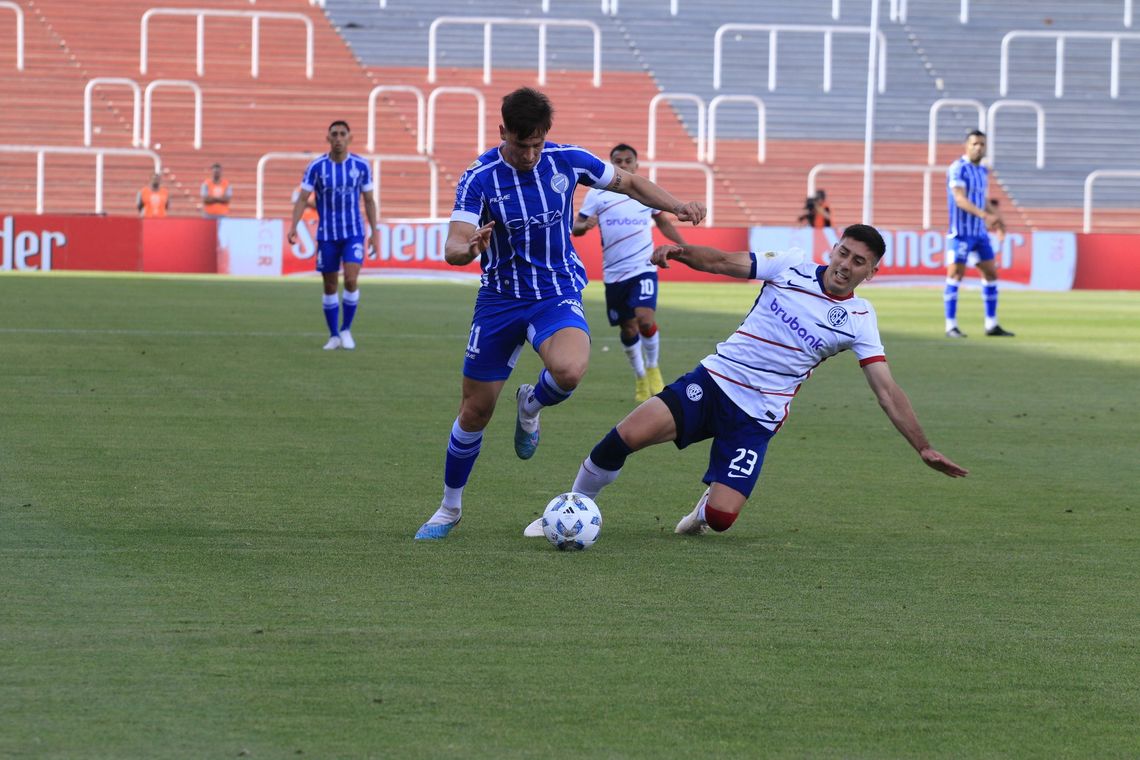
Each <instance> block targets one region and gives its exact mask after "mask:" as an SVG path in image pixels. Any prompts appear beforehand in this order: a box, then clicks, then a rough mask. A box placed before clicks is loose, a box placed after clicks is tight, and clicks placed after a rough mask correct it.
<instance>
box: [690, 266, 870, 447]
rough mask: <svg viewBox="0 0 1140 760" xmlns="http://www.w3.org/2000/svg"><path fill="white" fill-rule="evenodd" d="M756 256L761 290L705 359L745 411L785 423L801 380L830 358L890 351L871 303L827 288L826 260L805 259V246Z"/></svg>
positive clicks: (863, 360) (765, 421)
mask: <svg viewBox="0 0 1140 760" xmlns="http://www.w3.org/2000/svg"><path fill="white" fill-rule="evenodd" d="M752 258H753V262H754V266H755V274H754V275H753V278H754V279H757V280H763V281H764V287H763V288H761V290H760V296H759V297H758V298H757V299H756V303H755V304H753V306H752V310H751V311H750V312H748V316H746V317H745V318H744V322H742V323H741V325H740V328H739V329H738V330H737V331H736V332H735V333H733V334H732V335H730V336H729V337H728V339H727V340H725V341H724V342H723V343H720V344H719V345H717V347H716V353H714V354H711V355H709V356H706V357H705V358H704V359H702V360H701V364H702V365H703V366H704V368H705V369H706V370H708V372H709V374H710V375H712V377H713V379H714V380H716V383H717V385H718V386H720V389H721V390H722V391H724V393H725V395H727V396H728V397H729V398H730V399H732V401H733V403H735V404H736V405H737V406H739V407H740V408H741V410H743V411H744V413H745V414H747V415H749V416H750V417H752V418H753V419H755V420H756V421H758V422H759V423H760V424H762V425H764V426H765V427H767V428H769V429H772V430H778V429H779V427H780V425H782V424H783V423H784V420H785V419H787V416H788V409H789V407H790V406H791V404H792V398H794V397H795V395H796V393H797V392H798V391H799V389H800V385H801V384H803V382H804V381H805V380H807V379H808V378H809V377H810V376H811V373H812V371H814V370H815V368H816V367H818V366H819V365H820V363H821V362H823V360H824V359H827V358H828V357H830V356H834V355H835V354H838V353H839V352H840V351H846V350H848V349H851V350H853V351H854V352H855V356H856V357H857V358H858V359H859V366H861V367H862V366H866V365H868V364H871V363H873V362H877V361H886V357H885V356H884V354H883V344H882V342H881V340H880V339H879V327H878V324H877V322H876V319H875V310H874V309H873V308H871V304H870V303H869V302H867V300H866V299H863V298H860V297H858V296H856V295H855V294H854V293H852V294H851V295H849V296H848V297H847V298H835V297H833V296H830V295H828V294H827V293H826V292H825V291H824V288H823V283H822V282H821V278H822V276H823V270H824V269H825V267H822V266H820V267H817V266H816V265H814V264H812V263H811V262H803V261H802V253H800V252H799V251H796V252H789V253H772V252H768V253H761V254H756V253H753V254H752ZM789 265H791V266H789Z"/></svg>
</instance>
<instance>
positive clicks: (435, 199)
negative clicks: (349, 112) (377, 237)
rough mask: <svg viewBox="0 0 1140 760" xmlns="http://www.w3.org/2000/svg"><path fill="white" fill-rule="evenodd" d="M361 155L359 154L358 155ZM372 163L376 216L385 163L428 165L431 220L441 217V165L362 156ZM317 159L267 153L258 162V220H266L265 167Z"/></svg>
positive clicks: (428, 159) (426, 160)
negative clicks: (290, 161)
mask: <svg viewBox="0 0 1140 760" xmlns="http://www.w3.org/2000/svg"><path fill="white" fill-rule="evenodd" d="M358 155H359V154H358ZM360 157H361V158H363V159H366V160H368V161H371V162H372V186H373V190H372V197H373V199H374V200H375V201H376V214H377V216H379V214H380V168H381V165H382V164H383V163H385V162H389V163H417V164H427V166H428V170H429V172H430V178H429V188H428V205H429V206H430V212H431V214H430V215H431V218H432V219H435V218H437V217H438V216H439V213H438V210H439V165H438V164H436V162H435V159H433V158H432V157H431V156H423V155H418V154H417V155H407V154H404V155H389V154H386V153H367V154H364V155H361V156H360ZM314 158H316V154H313V153H266V154H265V155H263V156H262V157H261V158H259V159H258V160H257V204H256V213H257V218H258V219H264V218H265V167H266V165H267V164H268V163H269V162H270V161H277V160H293V161H296V160H304V161H312V160H313V159H314Z"/></svg>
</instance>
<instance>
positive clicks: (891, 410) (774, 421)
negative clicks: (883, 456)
mask: <svg viewBox="0 0 1140 760" xmlns="http://www.w3.org/2000/svg"><path fill="white" fill-rule="evenodd" d="M885 248H886V246H885V243H884V242H883V238H882V236H881V235H880V234H879V233H878V231H877V230H875V228H873V227H870V226H868V225H863V224H855V225H851V226H850V227H848V228H847V229H845V230H844V231H843V236H842V237H841V238H840V240H839V242H838V243H836V244H835V246H834V247H833V248H832V250H831V260H830V262H829V263H828V265H827V266H816V265H814V264H812V263H810V262H803V261H802V254H800V253H798V252H796V253H773V252H768V253H759V254H757V253H749V252H741V253H726V252H724V251H720V250H717V249H715V248H709V247H705V246H693V245H686V246H674V245H665V246H661V247H660V248H658V249H657V250H656V251H654V253H653V261H654V262H655V263H656V264H657V265H658V266H662V267H667V266H668V265H669V261H671V260H676V261H681V262H682V263H684V264H687V265H688V266H690V267H692V268H693V269H698V270H700V271H703V272H712V273H715V274H724V275H728V276H730V277H737V278H740V279H755V280H761V281H762V282H763V283H764V286H763V287H762V289H761V291H760V295H759V297H758V298H757V299H756V303H755V304H754V305H753V307H752V310H751V311H750V312H749V313H748V315H747V316H746V317H745V319H744V322H743V323H741V325H740V328H739V329H737V331H736V332H735V333H733V334H732V335H730V336H729V337H728V338H727V339H726V340H725V341H723V342H722V343H720V344H719V345H717V347H716V351H715V352H714V353H712V354H710V355H709V356H707V357H705V358H704V359H702V360H701V362H700V364H698V365H697V367H696V369H694V370H693V371H692V372H690V373H689V374H687V375H684V376H683V377H681V378H679V379H678V380H677V381H675V382H673V383H671V384H670V385H667V386H666V387H665V389H664V390H663V391H662V392H661V393H659V394H658V395H656V396H654V397H653V398H651V399H649V400H648V401H646V402H645V403H643V404H641V405H640V406H638V407H637V408H636V409H634V410H633V411H632V412H631V413H630V414H629V416H627V417H626V418H625V419H624V420H622V421H621V422H619V423H618V425H617V427H615V428H613V429H612V430H611V431H610V432H609V434H607V435H606V436H605V438H603V439H602V441H601V442H600V443H599V444H598V445H597V446H595V447H594V449H593V451H592V452H590V456H589V457H587V459H586V460H585V461H584V462H583V463H582V466H581V467H580V468H579V470H578V476H577V478H575V480H574V486H573V488H572V490H574V491H577V492H579V493H583V494H586V495H587V496H589V497H591V498H593V497H595V496H596V495H597V494H598V492H599V491H601V490H602V488H604V487H605V486H607V485H609V484H610V483H612V482H613V481H614V480H615V479H617V476H618V474H619V473H620V472H621V468H622V466H623V465H624V464H625V460H626V458H627V457H628V456H629V455H630V454H632V453H633V452H635V451H638V450H640V449H643V448H645V447H647V446H652V445H653V444H656V443H664V442H666V441H673V442H674V444H675V445H676V446H677V448H685V447H686V446H688V445H689V444H692V443H696V442H698V441H702V440H705V439H708V438H712V449H711V451H710V455H709V468H708V471H707V472H706V473H705V475H704V478H703V480H704V482H705V483H706V484H707V485H708V486H709V488H708V489H707V490H706V491H705V493H704V495H703V496H701V498H700V499H699V500H698V502H697V505H696V507H695V508H694V509H693V511H692V512H690V513H689V514H688V515H686V516H685V517H683V518H682V519H681V521H680V522H679V523H678V524H677V527H676V532H677V533H682V534H700V533H704V532H706V531H707V530H708V529H709V528H712V529H713V530H715V531H724V530H727V529H728V528H729V527H730V526H731V525H732V523H733V522H734V521H735V520H736V518H737V516H738V515H739V514H740V510H741V508H743V506H744V503H745V501H747V499H748V497H749V495H750V494H751V493H752V489H753V488H754V487H755V485H756V481H757V478H758V477H759V475H760V469H761V467H762V465H763V463H764V454H765V452H766V451H767V448H768V441H769V440H770V439H771V437H772V436H773V435H775V433H776V432H777V431H778V430H779V429H780V427H781V426H782V425H783V423H784V421H785V420H786V419H787V416H788V409H789V407H790V406H791V403H792V399H793V398H794V397H795V395H796V393H797V392H798V391H799V388H800V385H801V384H802V383H803V382H804V381H805V380H807V379H808V378H809V377H810V376H811V373H812V372H813V371H814V370H815V368H816V367H818V366H819V365H820V363H821V362H823V361H824V360H825V359H827V358H828V357H831V356H834V355H835V354H838V353H840V352H842V351H847V350H850V351H852V352H853V353H854V354H855V357H856V358H857V359H858V360H859V364H860V366H861V367H862V368H863V373H864V375H865V376H866V378H867V383H868V384H869V385H870V386H871V390H872V391H873V392H874V394H875V396H876V398H877V399H878V401H879V405H880V406H881V407H882V409H883V411H884V412H885V413H886V415H887V417H888V418H889V419H890V420H891V422H892V423H893V424H894V426H895V428H896V429H898V431H899V432H900V433H901V434H902V435H903V437H904V438H906V440H907V442H908V443H910V445H911V446H912V447H914V449H915V451H917V452H918V454H919V456H920V457H921V458H922V461H923V462H924V463H925V464H926V465H927V466H929V467H931V468H933V469H935V470H938V471H939V472H942V473H945V474H946V475H948V476H950V477H955V478H957V477H963V476H965V475H966V474H968V473H967V470H965V469H963V468H962V467H959V466H958V465H957V464H955V463H954V462H952V461H951V460H950V459H948V458H947V457H945V456H943V455H942V454H941V453H939V452H938V451H936V450H935V449H934V448H933V447H931V445H930V442H929V441H928V440H927V438H926V435H925V434H924V433H923V431H922V427H921V425H919V422H918V418H917V417H916V416H915V413H914V410H913V409H912V408H911V405H910V401H909V400H908V399H907V396H906V394H905V393H904V392H903V390H902V388H900V387H899V386H898V384H897V383H895V381H894V379H893V378H892V376H891V371H890V369H889V368H888V366H887V361H886V356H885V354H884V352H883V346H882V343H881V342H880V340H879V329H878V325H877V323H876V319H875V311H874V309H873V308H872V307H871V304H870V303H869V302H867V301H866V300H865V299H863V298H860V297H859V296H857V295H855V287H856V286H857V285H859V284H860V283H862V282H863V281H865V280H868V279H870V278H871V277H872V276H873V275H874V274H875V271H876V270H877V269H878V266H879V259H880V258H881V257H882V255H883V252H884V250H885ZM536 531H537V535H542V528H541V521H540V520H539V521H535V522H534V523H531V524H530V525H528V526H527V528H526V530H525V531H524V533H525V535H527V536H533V535H535V534H536Z"/></svg>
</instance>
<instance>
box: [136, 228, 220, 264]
mask: <svg viewBox="0 0 1140 760" xmlns="http://www.w3.org/2000/svg"><path fill="white" fill-rule="evenodd" d="M139 224H141V225H142V266H141V267H140V270H141V271H143V272H182V273H184V274H214V273H215V272H217V271H218V268H217V262H216V258H217V254H216V249H217V240H218V232H217V222H216V221H214V220H213V219H190V218H179V217H173V218H172V217H166V218H164V219H142V220H139Z"/></svg>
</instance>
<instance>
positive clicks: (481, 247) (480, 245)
mask: <svg viewBox="0 0 1140 760" xmlns="http://www.w3.org/2000/svg"><path fill="white" fill-rule="evenodd" d="M494 226H495V222H494V221H490V222H487V223H486V224H484V225H483V226H482V227H480V228H479V229H477V230H475V234H473V235H472V236H471V237H469V238H468V239H467V250H468V251H470V252H471V253H472V254H473V255H474V256H480V255H482V253H483V251H485V250H487V246H489V245H491V229H492V228H493V227H494Z"/></svg>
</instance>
